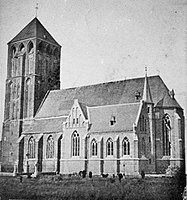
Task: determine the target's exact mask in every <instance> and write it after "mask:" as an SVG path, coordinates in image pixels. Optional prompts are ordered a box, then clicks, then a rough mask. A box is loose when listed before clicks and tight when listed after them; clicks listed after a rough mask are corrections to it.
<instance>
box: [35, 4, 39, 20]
mask: <svg viewBox="0 0 187 200" xmlns="http://www.w3.org/2000/svg"><path fill="white" fill-rule="evenodd" d="M35 10H36V13H35V17H36V18H37V14H38V3H36V7H35Z"/></svg>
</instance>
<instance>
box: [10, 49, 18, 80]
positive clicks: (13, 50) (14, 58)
mask: <svg viewBox="0 0 187 200" xmlns="http://www.w3.org/2000/svg"><path fill="white" fill-rule="evenodd" d="M16 57H17V56H16V47H15V46H12V49H11V58H12V59H11V62H12V63H11V64H12V67H11V76H12V77H13V76H15V75H16V71H17V69H16V67H17V66H16Z"/></svg>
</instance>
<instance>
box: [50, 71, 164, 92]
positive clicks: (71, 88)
mask: <svg viewBox="0 0 187 200" xmlns="http://www.w3.org/2000/svg"><path fill="white" fill-rule="evenodd" d="M154 77H159V78H160V76H159V75H153V76H149V78H154ZM144 78H145V77H139V78H129V79H121V80H116V81H109V82H102V83H94V84H90V85H82V86H77V87H68V88H62V89H60V90H51V92H53V93H54V92H59V91H64V90H74V89H78V88H86V87H90V86H100V85H105V84H112V83H117V82H124V81H133V80H138V79H144Z"/></svg>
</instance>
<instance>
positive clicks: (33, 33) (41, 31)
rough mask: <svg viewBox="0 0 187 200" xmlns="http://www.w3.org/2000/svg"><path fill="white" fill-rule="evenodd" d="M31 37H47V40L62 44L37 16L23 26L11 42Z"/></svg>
mask: <svg viewBox="0 0 187 200" xmlns="http://www.w3.org/2000/svg"><path fill="white" fill-rule="evenodd" d="M29 38H40V39H45V40H46V41H49V42H51V43H53V44H55V45H58V46H60V45H59V44H58V43H57V42H56V41H55V39H54V38H53V37H52V36H51V35H50V33H49V32H48V31H47V30H46V29H45V27H44V26H43V25H42V24H41V22H40V21H39V20H38V19H37V18H34V19H33V20H32V21H31V22H30V23H29V24H28V25H27V26H25V28H23V29H22V30H21V31H20V32H19V33H18V34H17V35H16V36H15V37H14V38H13V39H12V40H11V41H10V42H9V43H13V42H17V41H19V40H25V39H29Z"/></svg>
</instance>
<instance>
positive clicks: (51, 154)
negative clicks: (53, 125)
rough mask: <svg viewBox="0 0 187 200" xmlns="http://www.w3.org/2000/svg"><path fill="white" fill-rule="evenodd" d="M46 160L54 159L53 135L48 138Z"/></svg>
mask: <svg viewBox="0 0 187 200" xmlns="http://www.w3.org/2000/svg"><path fill="white" fill-rule="evenodd" d="M46 158H54V140H53V137H52V135H50V136H49V137H48V138H47V145H46Z"/></svg>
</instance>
